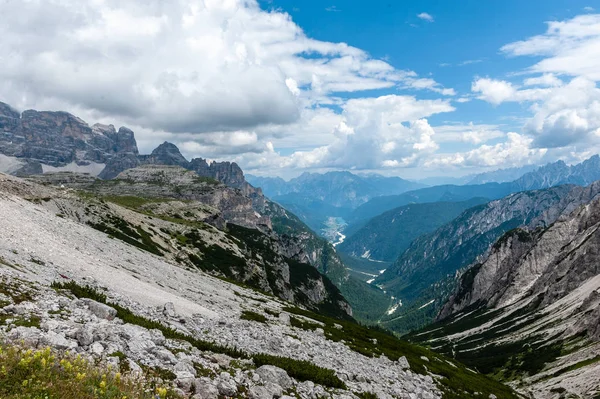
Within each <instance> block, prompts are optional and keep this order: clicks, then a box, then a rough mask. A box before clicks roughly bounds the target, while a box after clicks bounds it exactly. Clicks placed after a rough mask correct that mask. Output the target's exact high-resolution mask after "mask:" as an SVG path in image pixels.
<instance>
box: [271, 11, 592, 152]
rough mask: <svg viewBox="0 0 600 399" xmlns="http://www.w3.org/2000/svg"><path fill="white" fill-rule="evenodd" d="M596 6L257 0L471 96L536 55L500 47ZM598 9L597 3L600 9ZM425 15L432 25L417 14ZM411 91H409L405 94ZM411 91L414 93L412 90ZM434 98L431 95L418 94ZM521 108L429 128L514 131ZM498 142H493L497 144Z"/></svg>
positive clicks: (454, 118) (312, 32) (473, 111)
mask: <svg viewBox="0 0 600 399" xmlns="http://www.w3.org/2000/svg"><path fill="white" fill-rule="evenodd" d="M593 3H594V2H593V1H589V0H584V1H579V0H573V1H571V0H548V1H539V0H538V1H522V0H506V1H478V0H463V1H431V0H423V1H388V0H372V1H369V2H368V6H366V5H365V4H366V3H365V2H364V1H348V0H346V1H339V2H335V1H331V2H324V1H321V0H303V1H297V0H261V1H260V4H261V7H262V8H263V9H265V10H267V11H272V10H279V11H284V12H286V13H289V14H290V15H291V16H292V18H293V19H294V21H295V22H296V23H298V25H299V26H300V27H302V29H304V31H305V32H306V33H307V35H309V36H311V37H313V38H316V39H319V40H326V41H333V42H346V43H348V44H349V45H352V46H356V47H358V48H361V49H364V50H366V51H368V52H369V53H370V54H371V55H372V56H373V57H374V58H378V59H384V60H386V61H388V62H389V63H390V64H392V65H394V66H395V67H397V68H399V69H410V70H413V71H415V72H417V73H418V74H419V75H421V76H425V77H432V78H434V79H435V80H436V81H438V82H441V83H442V84H443V85H444V86H447V87H452V88H455V89H456V90H457V92H458V93H459V94H464V95H469V94H470V93H471V84H472V82H473V79H474V78H475V77H476V76H482V77H486V76H490V77H494V78H498V79H509V80H510V79H511V78H512V75H513V74H515V73H518V72H520V71H522V70H523V69H524V68H526V67H528V66H529V65H531V64H532V63H533V62H534V60H535V59H536V57H507V56H506V55H504V54H502V53H501V52H500V48H501V47H502V46H503V45H505V44H507V43H512V42H515V41H518V40H522V39H525V38H527V37H531V36H534V35H536V34H540V33H542V32H544V31H545V30H546V24H545V22H546V21H554V20H559V21H560V20H566V19H570V18H573V17H575V16H577V15H581V14H584V13H587V12H588V11H586V10H584V9H585V8H586V7H591V6H592V5H593ZM598 9H599V10H600V6H599V7H598ZM421 13H427V14H429V15H431V16H432V17H433V22H429V21H427V20H424V19H421V18H419V17H418V15H419V14H421ZM399 92H402V91H400V90H397V89H396V88H392V89H391V90H379V91H375V92H372V93H370V92H357V93H352V94H351V95H349V96H347V97H352V96H364V95H378V94H379V95H381V94H388V93H399ZM409 92H410V91H409ZM412 92H413V93H414V90H413V91H412ZM419 97H420V98H435V93H419ZM526 108H527V107H526V106H522V105H520V104H504V105H503V106H501V107H498V106H493V105H490V104H488V103H485V102H479V101H471V102H469V103H465V104H463V105H461V106H460V107H457V110H456V111H455V112H454V113H452V114H451V115H450V114H449V115H435V116H433V117H431V118H430V120H431V122H433V123H444V122H464V121H466V120H467V121H472V122H474V123H494V124H502V125H503V127H504V128H505V129H511V128H512V129H519V128H520V123H519V122H517V121H514V120H512V118H523V117H525V116H526V115H527V110H526ZM496 141H497V140H496Z"/></svg>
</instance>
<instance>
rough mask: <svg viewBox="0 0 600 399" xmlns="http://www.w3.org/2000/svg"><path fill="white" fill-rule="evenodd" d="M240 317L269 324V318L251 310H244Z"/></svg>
mask: <svg viewBox="0 0 600 399" xmlns="http://www.w3.org/2000/svg"><path fill="white" fill-rule="evenodd" d="M240 319H242V320H249V321H257V322H259V323H264V324H267V318H266V317H265V316H264V315H262V314H260V313H256V312H253V311H251V310H243V311H242V315H241V316H240Z"/></svg>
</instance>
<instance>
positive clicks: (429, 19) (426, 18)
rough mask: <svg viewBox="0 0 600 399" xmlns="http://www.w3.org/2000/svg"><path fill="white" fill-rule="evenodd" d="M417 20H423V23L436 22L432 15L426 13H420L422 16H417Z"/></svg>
mask: <svg viewBox="0 0 600 399" xmlns="http://www.w3.org/2000/svg"><path fill="white" fill-rule="evenodd" d="M417 18H420V19H422V20H423V21H427V22H433V21H434V19H433V17H432V16H431V14H428V13H426V12H422V13H420V14H417Z"/></svg>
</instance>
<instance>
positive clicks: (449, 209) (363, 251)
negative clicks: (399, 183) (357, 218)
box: [337, 198, 487, 262]
mask: <svg viewBox="0 0 600 399" xmlns="http://www.w3.org/2000/svg"><path fill="white" fill-rule="evenodd" d="M485 202H487V200H486V199H483V198H474V199H471V200H469V201H463V202H433V203H425V204H412V205H406V206H402V207H399V208H396V209H392V210H391V211H387V212H385V213H383V214H381V215H379V216H376V217H374V218H373V219H371V220H369V221H368V222H367V223H366V224H365V225H364V226H363V227H362V228H360V229H359V230H358V231H356V232H354V233H352V234H351V235H350V236H348V237H347V238H346V239H345V240H344V242H343V243H342V244H340V245H338V246H337V249H338V250H339V251H341V252H345V253H347V254H350V255H352V256H355V257H363V258H367V259H374V260H380V261H390V262H392V261H394V260H396V259H397V258H398V256H400V254H401V253H402V252H404V250H405V249H406V248H408V246H409V245H410V243H411V242H412V241H413V240H414V239H415V238H417V237H419V236H421V235H423V234H425V233H430V232H432V231H434V230H435V229H437V228H438V227H440V226H441V225H443V224H446V223H448V222H449V221H451V220H452V219H454V218H455V217H457V216H458V215H459V214H460V213H462V212H463V211H464V210H466V209H468V208H471V207H473V206H476V205H480V204H483V203H485Z"/></svg>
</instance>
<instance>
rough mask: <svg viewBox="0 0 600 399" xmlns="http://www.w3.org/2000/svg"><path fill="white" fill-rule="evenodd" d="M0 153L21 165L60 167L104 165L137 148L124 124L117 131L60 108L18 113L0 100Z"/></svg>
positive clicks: (131, 152)
mask: <svg viewBox="0 0 600 399" xmlns="http://www.w3.org/2000/svg"><path fill="white" fill-rule="evenodd" d="M0 154H3V155H6V156H9V157H15V158H17V159H19V162H21V163H25V164H32V163H37V164H41V165H47V166H49V167H53V168H61V167H65V166H67V165H69V164H76V165H78V166H81V167H85V166H87V165H90V164H91V163H95V164H106V163H108V162H109V161H110V160H112V159H113V158H114V157H115V156H117V155H121V154H136V155H137V154H138V149H137V144H136V141H135V138H134V135H133V132H132V131H131V130H130V129H127V128H125V127H122V128H120V129H119V131H118V132H117V131H116V129H115V127H114V126H113V125H103V124H95V125H93V126H89V125H88V124H87V123H86V122H85V121H83V120H82V119H80V118H78V117H77V116H75V115H72V114H70V113H68V112H62V111H36V110H27V111H24V112H23V113H22V114H19V113H18V112H17V111H15V110H14V109H13V108H11V107H10V106H9V105H7V104H5V103H0ZM35 170H36V171H38V172H39V171H40V170H41V168H36V169H35ZM96 170H98V168H96ZM96 173H97V172H96Z"/></svg>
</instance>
